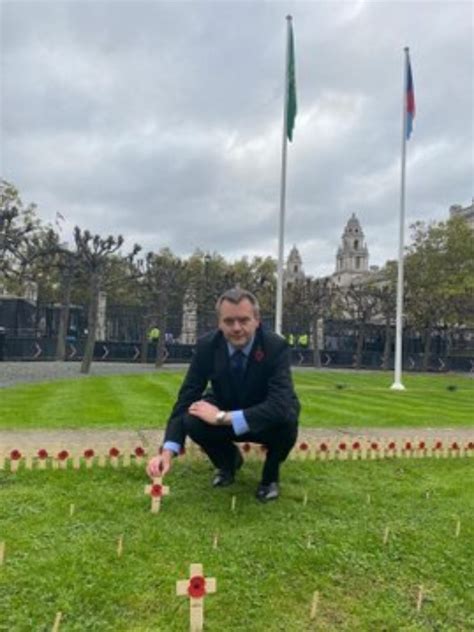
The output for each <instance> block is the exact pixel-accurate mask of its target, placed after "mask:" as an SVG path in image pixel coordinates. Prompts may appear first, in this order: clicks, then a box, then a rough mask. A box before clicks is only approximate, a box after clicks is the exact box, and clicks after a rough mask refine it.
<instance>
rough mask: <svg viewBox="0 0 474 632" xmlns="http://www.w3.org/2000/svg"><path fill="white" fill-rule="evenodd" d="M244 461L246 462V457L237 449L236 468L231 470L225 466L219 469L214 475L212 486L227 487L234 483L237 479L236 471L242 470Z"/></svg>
mask: <svg viewBox="0 0 474 632" xmlns="http://www.w3.org/2000/svg"><path fill="white" fill-rule="evenodd" d="M243 462H244V459H243V458H242V455H241V454H240V451H239V450H237V451H236V453H235V462H234V470H233V471H231V470H227V469H225V468H222V469H220V470H217V472H216V475H215V476H214V478H213V480H212V486H213V487H227V486H228V485H232V483H233V482H234V481H235V472H236V471H237V470H240V468H241V467H242V464H243Z"/></svg>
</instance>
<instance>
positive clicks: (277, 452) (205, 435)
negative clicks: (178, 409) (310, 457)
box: [184, 414, 298, 485]
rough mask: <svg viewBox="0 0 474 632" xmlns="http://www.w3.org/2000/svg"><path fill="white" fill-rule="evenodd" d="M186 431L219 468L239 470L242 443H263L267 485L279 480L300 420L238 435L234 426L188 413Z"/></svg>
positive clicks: (264, 473)
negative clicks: (209, 421) (212, 421)
mask: <svg viewBox="0 0 474 632" xmlns="http://www.w3.org/2000/svg"><path fill="white" fill-rule="evenodd" d="M184 426H185V429H186V434H187V435H188V436H189V437H191V439H192V440H193V441H194V442H195V443H197V444H198V445H200V446H201V448H202V449H203V450H204V452H205V453H206V454H207V456H208V457H209V459H210V460H211V462H212V463H213V464H214V466H215V467H216V468H217V469H224V470H228V471H230V472H234V471H235V466H236V463H237V460H238V449H237V447H236V445H235V443H236V442H238V443H247V442H248V443H259V444H262V445H264V446H265V447H266V448H267V452H266V458H265V463H264V466H263V471H262V479H261V482H262V483H263V484H264V485H268V484H269V483H273V482H278V481H279V475H280V464H281V463H283V461H285V460H286V458H287V456H288V454H289V453H290V451H291V448H292V447H293V446H294V445H295V443H296V439H297V436H298V425H297V424H296V423H291V424H290V423H287V424H275V425H274V426H272V427H271V428H268V429H267V430H264V431H262V432H259V433H253V432H246V433H245V434H241V435H236V434H235V432H234V430H233V428H232V426H214V425H211V424H207V423H206V422H204V421H202V420H201V419H199V418H198V417H194V416H193V415H188V414H186V415H185V416H184Z"/></svg>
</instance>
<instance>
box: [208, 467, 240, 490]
mask: <svg viewBox="0 0 474 632" xmlns="http://www.w3.org/2000/svg"><path fill="white" fill-rule="evenodd" d="M234 481H235V476H234V473H233V472H229V470H217V472H216V475H215V476H214V478H213V480H212V486H213V487H227V486H228V485H232V483H233V482H234Z"/></svg>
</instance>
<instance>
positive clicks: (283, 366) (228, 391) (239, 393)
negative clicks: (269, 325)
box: [165, 327, 300, 445]
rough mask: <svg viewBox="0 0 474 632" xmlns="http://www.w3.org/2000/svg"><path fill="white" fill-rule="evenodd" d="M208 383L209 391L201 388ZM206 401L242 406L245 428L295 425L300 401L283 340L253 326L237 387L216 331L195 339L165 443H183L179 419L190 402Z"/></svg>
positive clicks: (232, 407)
mask: <svg viewBox="0 0 474 632" xmlns="http://www.w3.org/2000/svg"><path fill="white" fill-rule="evenodd" d="M209 382H210V389H208V390H207V391H206V387H207V386H208V384H209ZM199 399H206V400H208V401H211V402H212V403H214V404H215V405H216V406H218V407H219V408H220V409H221V410H227V411H230V410H243V411H244V415H245V419H246V420H247V424H248V425H249V428H250V432H256V433H258V432H260V431H262V430H268V429H270V428H271V427H272V426H277V425H279V424H288V423H289V424H295V425H296V424H297V423H298V415H299V411H300V403H299V401H298V398H297V396H296V393H295V391H294V388H293V381H292V378H291V372H290V351H289V347H288V344H287V343H286V341H285V340H284V339H283V338H281V337H280V336H278V335H277V334H274V333H272V332H268V331H264V330H263V329H262V328H261V327H258V329H257V331H256V332H255V340H254V343H253V345H252V349H251V351H250V355H249V356H248V361H247V366H246V370H245V376H244V380H243V384H242V386H241V387H240V388H236V387H235V385H234V381H233V379H232V376H231V373H230V367H229V352H228V348H227V341H226V340H225V338H224V336H223V334H222V332H221V331H220V330H216V331H213V332H211V333H209V334H207V335H206V336H203V337H202V338H201V339H200V340H198V343H197V347H196V352H195V354H194V356H193V359H192V361H191V364H190V366H189V369H188V372H187V375H186V378H185V380H184V382H183V384H182V386H181V389H180V391H179V394H178V399H177V401H176V404H175V405H174V407H173V410H172V412H171V416H170V419H169V421H168V425H167V428H166V433H165V441H175V442H176V443H179V444H180V445H183V444H184V439H185V429H184V423H183V417H184V416H185V415H186V413H187V409H188V407H189V406H190V404H192V403H193V402H195V401H197V400H199Z"/></svg>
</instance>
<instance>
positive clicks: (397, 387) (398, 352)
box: [390, 46, 409, 391]
mask: <svg viewBox="0 0 474 632" xmlns="http://www.w3.org/2000/svg"><path fill="white" fill-rule="evenodd" d="M404 51H405V68H404V73H403V95H402V112H403V124H402V164H401V182H400V226H399V233H398V279H397V313H396V321H395V375H394V382H393V384H392V386H391V387H390V388H391V389H392V390H394V391H404V390H405V387H404V386H403V384H402V350H403V252H404V247H405V164H406V144H407V117H408V110H407V103H406V99H407V85H408V63H409V48H408V46H406V47H405V48H404Z"/></svg>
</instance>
